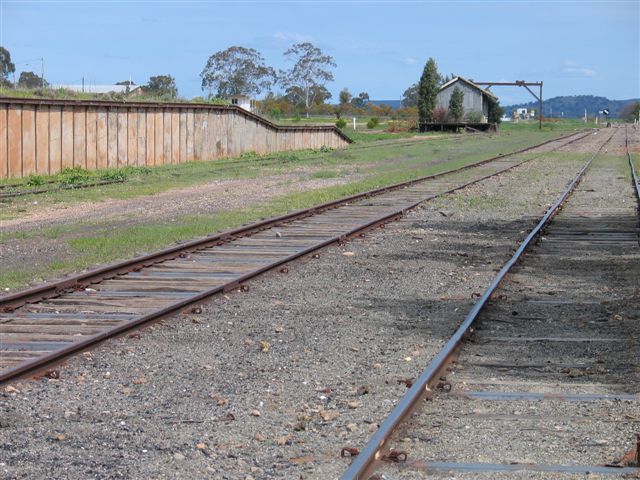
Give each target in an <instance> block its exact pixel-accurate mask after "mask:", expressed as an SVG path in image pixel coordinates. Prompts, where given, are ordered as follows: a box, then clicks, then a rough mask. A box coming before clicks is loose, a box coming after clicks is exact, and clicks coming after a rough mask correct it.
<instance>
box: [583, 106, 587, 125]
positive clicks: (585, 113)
mask: <svg viewBox="0 0 640 480" xmlns="http://www.w3.org/2000/svg"><path fill="white" fill-rule="evenodd" d="M584 123H587V109H586V108H585V109H584Z"/></svg>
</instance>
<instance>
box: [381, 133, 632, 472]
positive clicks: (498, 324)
mask: <svg viewBox="0 0 640 480" xmlns="http://www.w3.org/2000/svg"><path fill="white" fill-rule="evenodd" d="M618 135H620V133H618ZM627 162H628V159H627V158H626V156H599V157H598V158H596V160H595V161H594V163H593V165H592V166H591V168H590V170H589V171H588V172H587V174H586V176H585V178H584V179H583V181H582V182H581V184H580V185H579V186H578V188H577V189H576V190H575V192H574V193H573V195H572V197H571V198H570V199H569V200H568V202H567V203H566V204H565V205H564V207H563V209H562V210H561V211H560V213H559V214H558V215H557V216H556V217H555V218H554V219H553V221H552V222H551V223H550V224H549V225H548V226H547V227H545V230H544V233H543V235H542V237H541V240H540V242H539V244H538V245H536V246H534V247H531V248H530V250H529V251H528V252H527V253H526V254H525V255H524V257H523V258H522V260H521V262H520V264H519V265H517V266H516V267H515V268H514V270H512V273H511V274H510V275H509V276H508V277H507V279H506V281H505V283H504V284H503V285H502V286H501V287H500V288H499V289H498V290H497V291H496V292H495V294H494V296H493V301H492V302H491V303H490V304H489V305H488V306H487V307H486V308H485V309H484V310H483V312H482V313H481V314H480V317H479V319H478V325H477V328H476V329H475V331H474V332H473V334H472V336H471V337H470V338H469V339H468V341H466V342H465V343H463V346H462V351H461V354H460V356H459V358H458V359H457V361H456V362H455V364H454V365H453V367H452V368H451V371H450V372H449V373H448V374H446V381H447V382H449V384H450V385H451V390H450V392H444V391H438V390H436V391H434V392H433V394H432V395H431V397H430V398H431V401H428V402H426V403H425V404H424V406H423V408H422V409H421V410H420V412H419V413H418V414H417V415H415V416H414V417H412V419H411V420H410V421H409V422H407V424H405V425H403V426H402V427H401V429H400V432H398V434H397V438H400V439H404V441H401V442H398V441H395V442H393V445H392V446H391V448H392V449H396V450H397V451H404V452H406V454H407V457H408V460H407V461H406V462H403V464H402V465H400V464H398V465H392V464H385V465H383V467H382V468H381V469H380V471H379V472H378V473H379V474H387V475H389V476H390V477H391V478H398V479H403V478H407V479H408V478H420V476H421V475H425V474H426V473H431V474H437V473H438V472H440V473H442V472H447V471H448V472H456V474H457V475H460V477H461V478H466V477H467V476H468V477H469V478H495V476H496V475H500V474H505V473H504V472H508V471H518V470H520V471H527V472H529V473H528V475H529V476H528V477H527V478H549V475H555V476H557V477H558V478H565V477H564V476H563V475H568V476H570V475H575V474H579V473H587V472H591V473H593V474H596V475H613V476H618V475H622V474H624V473H628V474H634V473H635V474H637V473H638V469H637V468H633V467H634V466H635V467H638V465H637V464H635V463H634V460H635V461H637V451H636V450H635V448H636V434H638V433H639V432H640V360H639V359H640V337H639V336H638V329H637V325H638V320H640V314H639V312H640V291H639V290H638V278H640V270H639V268H638V266H639V265H640V248H639V245H640V243H639V238H640V237H639V234H640V229H639V228H638V216H637V206H638V204H637V199H636V198H635V192H634V189H633V186H632V184H631V183H630V182H629V176H628V175H625V174H622V173H621V172H624V171H625V169H626V171H627V172H628V169H629V166H628V163H627ZM447 390H448V387H447ZM482 472H484V473H482ZM501 472H502V473H501ZM535 472H537V473H535ZM550 472H551V473H550ZM485 476H486V477H485Z"/></svg>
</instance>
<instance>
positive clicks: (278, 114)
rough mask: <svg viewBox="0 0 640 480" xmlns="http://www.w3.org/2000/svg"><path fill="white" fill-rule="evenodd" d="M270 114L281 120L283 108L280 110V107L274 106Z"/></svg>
mask: <svg viewBox="0 0 640 480" xmlns="http://www.w3.org/2000/svg"><path fill="white" fill-rule="evenodd" d="M269 116H270V117H271V118H273V119H275V120H280V118H281V117H282V110H280V108H278V107H274V108H272V109H271V110H269Z"/></svg>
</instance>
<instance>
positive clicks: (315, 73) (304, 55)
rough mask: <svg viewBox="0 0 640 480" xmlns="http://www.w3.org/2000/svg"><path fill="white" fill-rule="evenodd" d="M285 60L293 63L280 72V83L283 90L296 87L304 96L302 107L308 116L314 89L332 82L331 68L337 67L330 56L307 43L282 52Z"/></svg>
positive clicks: (298, 44)
mask: <svg viewBox="0 0 640 480" xmlns="http://www.w3.org/2000/svg"><path fill="white" fill-rule="evenodd" d="M284 56H285V58H287V59H289V60H293V61H294V62H295V63H294V65H293V67H292V68H291V69H290V70H287V71H281V72H280V82H281V83H282V86H283V87H285V88H291V87H298V88H300V90H301V91H302V92H303V94H304V106H305V109H306V111H307V117H308V116H309V108H311V105H312V104H313V101H314V98H315V93H316V88H317V87H321V86H322V87H323V86H324V85H325V84H326V83H327V82H332V81H333V73H332V72H331V68H335V67H337V64H336V62H335V61H334V60H333V57H331V56H330V55H324V54H323V53H322V50H320V49H319V48H317V47H315V46H314V45H313V44H311V43H309V42H304V43H297V44H295V45H293V46H292V47H291V48H289V49H288V50H287V51H286V52H284Z"/></svg>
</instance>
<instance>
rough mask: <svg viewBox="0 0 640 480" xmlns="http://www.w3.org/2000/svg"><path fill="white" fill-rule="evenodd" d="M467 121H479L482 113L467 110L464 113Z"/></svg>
mask: <svg viewBox="0 0 640 480" xmlns="http://www.w3.org/2000/svg"><path fill="white" fill-rule="evenodd" d="M466 119H467V122H469V123H480V122H481V121H482V114H481V113H480V112H469V113H467V115H466Z"/></svg>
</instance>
